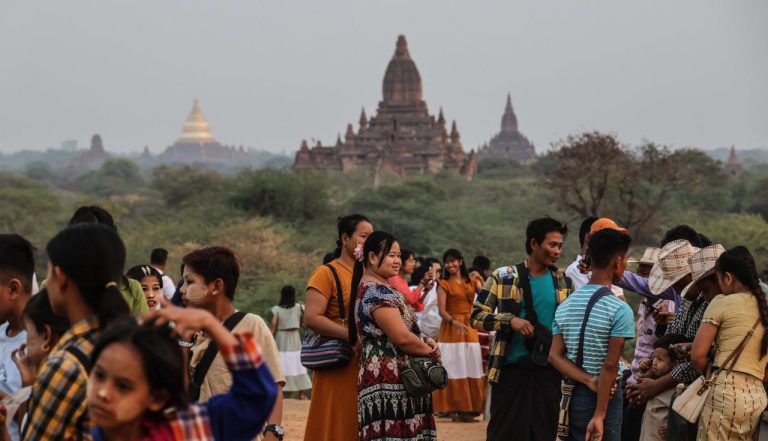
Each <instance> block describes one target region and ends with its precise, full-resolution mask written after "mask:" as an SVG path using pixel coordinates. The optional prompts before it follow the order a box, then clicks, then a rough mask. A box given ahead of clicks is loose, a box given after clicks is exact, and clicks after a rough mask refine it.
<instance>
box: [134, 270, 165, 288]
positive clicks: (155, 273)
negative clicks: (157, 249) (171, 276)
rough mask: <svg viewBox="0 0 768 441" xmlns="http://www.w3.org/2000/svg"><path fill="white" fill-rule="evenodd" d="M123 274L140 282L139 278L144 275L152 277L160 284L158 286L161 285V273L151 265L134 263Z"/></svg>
mask: <svg viewBox="0 0 768 441" xmlns="http://www.w3.org/2000/svg"><path fill="white" fill-rule="evenodd" d="M125 275H126V276H128V278H129V279H133V280H135V281H137V282H139V283H141V279H143V278H145V277H154V278H156V279H157V282H158V283H159V284H160V288H162V287H163V275H162V274H160V271H158V270H156V269H155V268H154V267H152V265H136V266H134V267H133V268H131V269H129V270H128V272H127V273H125Z"/></svg>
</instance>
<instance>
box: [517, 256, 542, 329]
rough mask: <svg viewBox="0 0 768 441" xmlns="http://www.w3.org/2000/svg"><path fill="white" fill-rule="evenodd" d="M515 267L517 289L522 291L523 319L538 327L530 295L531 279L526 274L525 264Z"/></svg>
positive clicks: (537, 318)
mask: <svg viewBox="0 0 768 441" xmlns="http://www.w3.org/2000/svg"><path fill="white" fill-rule="evenodd" d="M515 266H516V267H517V287H518V289H522V290H523V301H524V302H525V305H524V306H525V319H526V320H528V321H529V322H531V324H532V325H533V326H534V327H535V326H537V325H539V317H538V316H537V315H536V310H535V309H534V308H533V294H532V293H531V278H530V275H529V274H528V268H527V267H526V266H525V262H523V263H518V264H517V265H515Z"/></svg>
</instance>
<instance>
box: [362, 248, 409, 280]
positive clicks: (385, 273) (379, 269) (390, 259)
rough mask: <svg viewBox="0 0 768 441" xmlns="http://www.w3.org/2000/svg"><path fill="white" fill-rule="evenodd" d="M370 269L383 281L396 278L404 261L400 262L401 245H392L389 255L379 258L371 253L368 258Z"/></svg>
mask: <svg viewBox="0 0 768 441" xmlns="http://www.w3.org/2000/svg"><path fill="white" fill-rule="evenodd" d="M368 262H369V265H368V268H370V269H371V270H372V271H373V272H375V273H376V274H377V275H378V276H379V277H381V278H383V279H389V278H390V277H394V276H396V275H397V274H398V273H399V272H400V266H401V265H402V261H401V260H400V244H398V243H397V242H394V243H392V248H390V250H389V253H387V255H385V256H382V257H379V256H375V255H374V254H373V253H371V255H370V256H368ZM379 263H381V264H379Z"/></svg>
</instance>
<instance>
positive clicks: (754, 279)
mask: <svg viewBox="0 0 768 441" xmlns="http://www.w3.org/2000/svg"><path fill="white" fill-rule="evenodd" d="M715 270H716V271H717V272H718V273H720V274H725V273H731V274H732V275H733V277H735V278H736V279H737V280H738V281H739V282H741V283H742V284H743V285H744V286H746V287H747V289H749V291H750V292H751V293H752V295H753V296H755V299H757V309H758V311H759V312H760V322H761V323H762V324H763V327H765V329H766V331H765V332H764V333H763V341H762V342H761V344H760V357H761V358H762V357H765V354H766V353H767V352H768V301H766V299H765V293H763V290H762V288H760V278H759V277H758V275H757V267H756V266H755V259H754V258H753V257H752V253H750V252H749V249H747V247H745V246H741V245H739V246H736V247H733V248H731V249H730V250H727V251H725V252H724V253H723V254H721V255H720V257H719V258H718V259H717V262H716V263H715Z"/></svg>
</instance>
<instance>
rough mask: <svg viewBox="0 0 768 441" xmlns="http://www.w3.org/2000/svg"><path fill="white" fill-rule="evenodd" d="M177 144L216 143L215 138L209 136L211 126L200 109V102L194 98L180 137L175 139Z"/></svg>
mask: <svg viewBox="0 0 768 441" xmlns="http://www.w3.org/2000/svg"><path fill="white" fill-rule="evenodd" d="M176 143H177V144H216V143H217V142H216V140H215V139H214V138H213V136H211V128H210V126H209V125H208V120H207V119H205V115H203V111H202V110H200V102H199V101H198V100H197V99H195V102H194V104H193V105H192V111H191V112H189V116H188V117H187V120H186V121H185V122H184V127H183V128H182V129H181V137H180V138H179V139H178V140H177V141H176Z"/></svg>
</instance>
